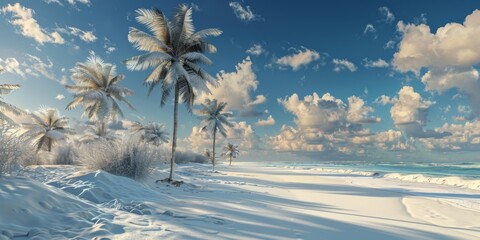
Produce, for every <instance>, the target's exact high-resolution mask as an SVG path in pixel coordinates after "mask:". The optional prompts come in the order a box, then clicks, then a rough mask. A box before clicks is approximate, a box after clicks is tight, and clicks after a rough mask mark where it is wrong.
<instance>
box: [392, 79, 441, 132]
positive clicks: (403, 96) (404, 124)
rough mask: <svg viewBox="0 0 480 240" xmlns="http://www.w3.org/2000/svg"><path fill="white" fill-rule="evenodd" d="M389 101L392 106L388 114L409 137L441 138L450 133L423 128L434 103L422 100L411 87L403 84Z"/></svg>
mask: <svg viewBox="0 0 480 240" xmlns="http://www.w3.org/2000/svg"><path fill="white" fill-rule="evenodd" d="M391 102H392V103H393V106H392V108H391V109H390V115H391V117H392V120H393V123H394V124H395V126H396V127H398V128H399V129H401V130H403V131H405V133H406V134H407V135H408V136H409V137H414V138H442V137H445V136H448V135H450V133H448V132H439V131H435V130H425V129H424V127H425V126H426V125H427V119H428V110H429V108H430V106H432V105H433V104H434V103H433V102H431V101H428V100H424V99H423V98H422V96H420V94H419V93H417V92H415V91H414V89H413V87H410V86H404V87H403V88H402V89H400V91H399V92H398V96H396V97H395V98H394V99H392V100H391Z"/></svg>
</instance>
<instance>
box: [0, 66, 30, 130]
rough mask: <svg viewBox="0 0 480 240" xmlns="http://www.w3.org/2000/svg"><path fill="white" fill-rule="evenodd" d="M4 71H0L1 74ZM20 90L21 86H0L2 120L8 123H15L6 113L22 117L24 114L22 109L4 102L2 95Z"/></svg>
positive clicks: (0, 116) (0, 115)
mask: <svg viewBox="0 0 480 240" xmlns="http://www.w3.org/2000/svg"><path fill="white" fill-rule="evenodd" d="M3 71H4V69H0V72H3ZM18 88H20V85H19V84H0V120H5V121H6V122H8V123H13V120H12V119H10V118H9V117H8V116H7V115H5V112H11V113H13V114H15V115H20V114H22V113H23V112H24V111H23V110H22V109H20V108H17V107H15V106H13V105H11V104H8V103H6V102H4V101H2V99H3V98H2V95H6V94H9V93H10V92H11V91H13V90H15V89H18ZM0 123H1V121H0Z"/></svg>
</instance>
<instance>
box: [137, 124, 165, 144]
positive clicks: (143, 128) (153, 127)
mask: <svg viewBox="0 0 480 240" xmlns="http://www.w3.org/2000/svg"><path fill="white" fill-rule="evenodd" d="M131 131H132V132H133V133H134V134H137V133H141V136H140V138H141V139H142V140H143V141H145V142H147V143H152V144H153V145H155V146H159V145H160V144H162V143H167V142H168V132H167V131H166V130H165V126H164V125H163V124H160V123H155V122H150V123H147V124H141V123H139V122H135V123H134V124H133V125H132V127H131Z"/></svg>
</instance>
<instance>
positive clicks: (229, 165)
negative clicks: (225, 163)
mask: <svg viewBox="0 0 480 240" xmlns="http://www.w3.org/2000/svg"><path fill="white" fill-rule="evenodd" d="M229 166H232V156H230V165H229Z"/></svg>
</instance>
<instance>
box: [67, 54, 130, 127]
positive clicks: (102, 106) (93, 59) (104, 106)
mask: <svg viewBox="0 0 480 240" xmlns="http://www.w3.org/2000/svg"><path fill="white" fill-rule="evenodd" d="M71 73H72V80H73V81H74V82H75V85H65V88H67V89H68V90H69V91H71V92H72V93H74V95H73V101H72V102H70V103H69V104H68V105H67V109H68V110H71V109H74V108H76V107H78V106H79V105H83V107H84V109H83V115H86V116H87V117H88V118H89V119H90V120H91V121H94V122H97V124H99V125H100V127H99V131H101V132H103V133H106V131H107V130H106V127H107V123H108V121H109V120H117V119H118V117H122V118H123V112H122V110H121V109H120V106H119V105H118V102H124V103H125V104H127V106H128V107H129V108H130V109H132V110H134V107H133V106H132V104H130V102H128V100H127V99H126V96H130V95H132V94H133V91H132V90H131V89H129V88H126V87H122V86H120V85H119V83H120V81H122V80H123V79H124V78H125V76H124V75H117V73H116V66H115V65H113V64H110V63H105V62H104V61H103V60H102V59H101V58H99V57H97V56H95V55H91V56H90V57H89V58H88V59H87V61H86V62H85V63H77V65H76V66H75V67H74V68H73V69H72V70H71Z"/></svg>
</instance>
